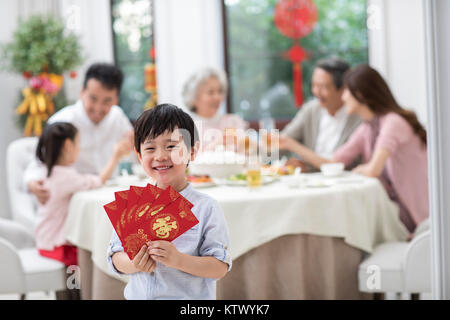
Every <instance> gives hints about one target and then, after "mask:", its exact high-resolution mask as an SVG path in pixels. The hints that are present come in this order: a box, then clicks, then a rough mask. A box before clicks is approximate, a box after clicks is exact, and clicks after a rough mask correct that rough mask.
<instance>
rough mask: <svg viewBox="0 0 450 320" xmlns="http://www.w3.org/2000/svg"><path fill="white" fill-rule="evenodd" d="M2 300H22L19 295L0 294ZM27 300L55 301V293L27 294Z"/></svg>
mask: <svg viewBox="0 0 450 320" xmlns="http://www.w3.org/2000/svg"><path fill="white" fill-rule="evenodd" d="M0 300H20V295H18V294H0ZM26 300H55V293H54V292H44V291H39V292H31V293H29V294H27V296H26Z"/></svg>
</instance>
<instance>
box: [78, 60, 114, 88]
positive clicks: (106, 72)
mask: <svg viewBox="0 0 450 320" xmlns="http://www.w3.org/2000/svg"><path fill="white" fill-rule="evenodd" d="M89 79H95V80H98V81H100V82H101V84H102V85H103V86H104V87H105V88H107V89H108V90H113V89H117V94H119V93H120V89H121V88H122V83H123V73H122V71H121V70H120V69H119V68H117V67H116V66H114V65H112V64H109V63H94V64H92V65H91V66H90V67H89V69H88V71H87V72H86V75H85V77H84V83H83V88H84V89H86V86H87V83H88V81H89Z"/></svg>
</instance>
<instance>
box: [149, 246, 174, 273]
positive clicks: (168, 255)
mask: <svg viewBox="0 0 450 320" xmlns="http://www.w3.org/2000/svg"><path fill="white" fill-rule="evenodd" d="M148 253H149V254H150V257H151V258H152V259H153V260H155V261H158V262H161V263H162V264H164V265H165V266H167V267H170V268H175V269H179V268H180V265H181V259H182V253H181V252H180V251H178V250H177V248H175V246H174V245H173V244H172V242H169V241H164V240H158V241H151V242H150V243H149V248H148Z"/></svg>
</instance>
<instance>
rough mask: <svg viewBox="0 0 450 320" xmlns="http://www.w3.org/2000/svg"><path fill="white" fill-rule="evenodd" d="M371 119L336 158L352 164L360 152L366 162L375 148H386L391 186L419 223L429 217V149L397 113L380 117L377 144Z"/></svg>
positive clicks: (353, 135) (337, 153) (336, 154)
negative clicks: (374, 139)
mask: <svg viewBox="0 0 450 320" xmlns="http://www.w3.org/2000/svg"><path fill="white" fill-rule="evenodd" d="M373 134H374V132H373V130H372V127H371V125H370V123H369V122H364V123H362V124H361V125H360V126H359V127H358V128H357V129H356V130H355V132H354V133H353V134H352V136H351V137H350V139H349V140H348V141H347V143H345V144H344V145H343V146H341V147H340V148H339V149H338V150H336V152H335V153H334V159H335V160H337V161H340V162H343V163H344V164H345V165H348V164H351V162H352V160H354V159H355V158H356V157H357V156H358V155H362V156H363V160H364V163H367V162H369V161H370V159H371V157H372V154H373V153H374V150H376V149H378V148H384V149H386V150H388V151H389V153H390V156H389V158H388V159H387V161H386V165H385V169H386V174H387V176H388V177H389V179H390V181H391V183H392V187H393V188H394V189H395V192H396V193H397V195H398V197H399V198H400V200H401V201H402V202H403V204H404V205H405V206H406V208H407V209H408V211H409V213H410V216H411V218H412V219H413V221H414V222H415V223H416V225H418V224H419V223H420V222H422V221H423V220H424V219H426V218H428V215H429V207H428V203H429V202H428V161H427V148H426V145H424V144H423V143H422V141H421V140H420V138H419V136H418V135H417V134H415V133H414V131H413V129H412V127H411V126H410V125H409V123H408V122H407V121H406V120H405V119H404V118H403V117H402V116H400V115H398V114H397V113H393V112H390V113H388V114H386V115H383V116H380V117H379V134H378V137H376V142H375V146H374V147H372V145H371V141H372V138H374V137H373Z"/></svg>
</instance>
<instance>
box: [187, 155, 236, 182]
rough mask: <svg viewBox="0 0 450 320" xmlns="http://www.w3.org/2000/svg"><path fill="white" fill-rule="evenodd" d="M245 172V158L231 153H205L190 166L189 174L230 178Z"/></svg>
mask: <svg viewBox="0 0 450 320" xmlns="http://www.w3.org/2000/svg"><path fill="white" fill-rule="evenodd" d="M244 171H245V157H244V156H243V155H240V154H237V153H235V152H231V151H224V150H216V151H203V152H201V153H200V154H199V155H198V156H197V158H196V159H195V161H193V162H191V163H190V164H189V174H192V175H209V176H210V177H211V178H219V179H223V178H228V177H229V176H232V175H234V174H238V173H242V172H244Z"/></svg>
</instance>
